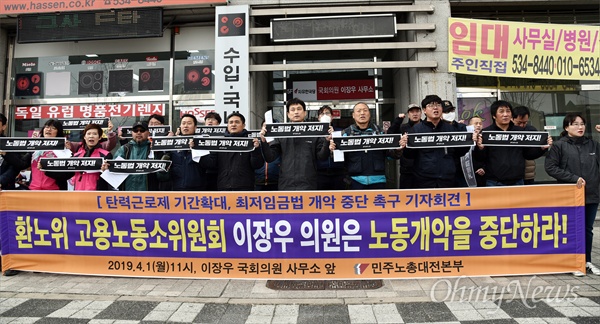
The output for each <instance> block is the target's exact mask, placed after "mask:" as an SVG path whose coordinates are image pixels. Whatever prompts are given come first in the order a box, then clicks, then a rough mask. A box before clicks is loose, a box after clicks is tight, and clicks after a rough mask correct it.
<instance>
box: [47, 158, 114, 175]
mask: <svg viewBox="0 0 600 324" xmlns="http://www.w3.org/2000/svg"><path fill="white" fill-rule="evenodd" d="M103 160H104V159H103V158H101V157H86V158H66V159H65V158H54V159H48V158H41V159H40V163H41V164H42V168H41V170H42V171H47V172H65V171H69V172H94V171H97V172H99V171H100V170H101V169H102V161H103Z"/></svg>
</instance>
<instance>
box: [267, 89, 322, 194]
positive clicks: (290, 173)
mask: <svg viewBox="0 0 600 324" xmlns="http://www.w3.org/2000/svg"><path fill="white" fill-rule="evenodd" d="M286 110H287V116H288V119H289V120H290V121H291V122H292V123H301V122H303V121H304V119H305V118H306V104H305V103H304V101H302V100H300V99H298V98H294V99H292V100H289V101H288V102H287V105H286ZM266 132H267V129H266V128H265V127H263V129H262V130H261V133H260V135H261V141H262V143H261V144H263V145H266V144H267V140H266V138H265V137H264V136H265V133H266ZM264 153H265V160H266V161H267V162H273V161H274V160H275V159H276V158H277V156H281V168H280V170H279V184H278V186H279V190H317V181H318V180H317V159H319V160H325V159H327V158H328V157H329V153H330V152H329V145H325V137H297V138H278V139H275V140H273V141H272V142H271V143H270V150H265V151H264Z"/></svg>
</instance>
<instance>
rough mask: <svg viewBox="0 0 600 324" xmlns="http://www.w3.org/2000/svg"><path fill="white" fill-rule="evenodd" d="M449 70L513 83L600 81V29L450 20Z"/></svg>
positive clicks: (581, 26) (578, 26)
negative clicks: (516, 80)
mask: <svg viewBox="0 0 600 324" xmlns="http://www.w3.org/2000/svg"><path fill="white" fill-rule="evenodd" d="M448 70H449V72H455V73H463V74H477V75H486V76H502V77H515V78H537V79H571V80H598V79H599V78H600V27H599V26H585V25H560V24H535V23H524V22H508V21H497V20H493V21H492V20H477V19H461V18H449V19H448Z"/></svg>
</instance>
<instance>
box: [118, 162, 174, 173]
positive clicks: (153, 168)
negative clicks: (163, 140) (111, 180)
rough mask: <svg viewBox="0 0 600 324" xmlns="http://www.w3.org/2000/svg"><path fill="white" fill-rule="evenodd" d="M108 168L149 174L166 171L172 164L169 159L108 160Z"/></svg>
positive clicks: (121, 171)
mask: <svg viewBox="0 0 600 324" xmlns="http://www.w3.org/2000/svg"><path fill="white" fill-rule="evenodd" d="M106 162H108V163H109V167H108V170H109V171H110V172H113V173H127V174H147V173H154V172H159V171H166V170H168V169H169V167H170V166H171V161H168V160H107V161H106Z"/></svg>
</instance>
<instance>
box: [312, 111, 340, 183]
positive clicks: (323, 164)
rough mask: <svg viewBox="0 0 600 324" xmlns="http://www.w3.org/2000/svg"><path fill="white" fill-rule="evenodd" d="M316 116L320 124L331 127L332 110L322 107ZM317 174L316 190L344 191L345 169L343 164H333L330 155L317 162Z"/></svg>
mask: <svg viewBox="0 0 600 324" xmlns="http://www.w3.org/2000/svg"><path fill="white" fill-rule="evenodd" d="M317 116H318V119H319V121H320V122H322V123H329V124H330V125H331V117H332V116H333V109H331V107H329V106H328V105H324V106H322V107H321V108H319V111H318V112H317ZM332 127H333V126H332ZM334 130H336V131H341V130H342V129H335V128H334ZM317 174H318V176H319V178H318V179H319V180H318V185H317V190H344V189H346V186H347V184H346V181H345V178H346V167H345V166H344V162H335V161H334V160H333V156H331V155H330V156H329V158H328V159H327V160H318V161H317Z"/></svg>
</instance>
